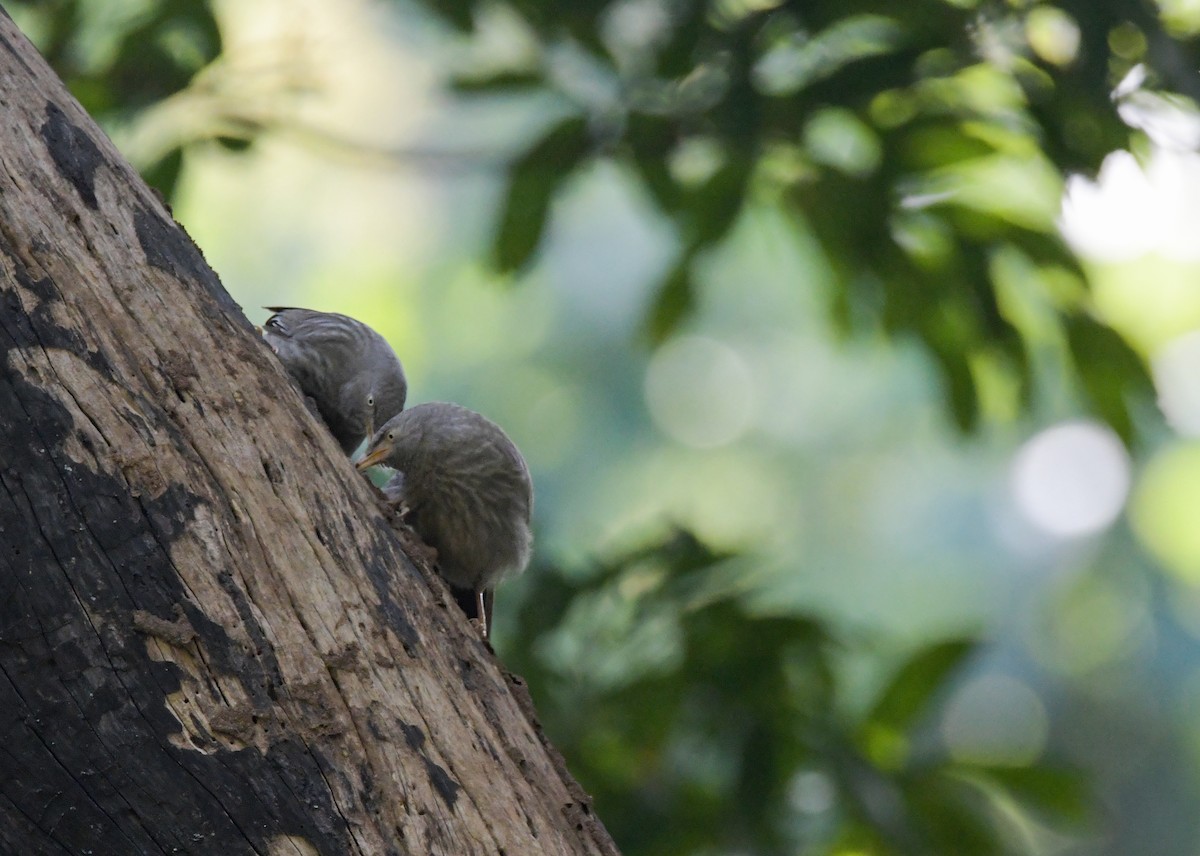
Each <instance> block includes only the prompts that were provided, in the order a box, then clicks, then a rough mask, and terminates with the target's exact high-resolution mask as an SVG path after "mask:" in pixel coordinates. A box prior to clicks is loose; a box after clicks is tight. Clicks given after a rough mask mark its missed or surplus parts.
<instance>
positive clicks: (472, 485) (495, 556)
mask: <svg viewBox="0 0 1200 856" xmlns="http://www.w3.org/2000/svg"><path fill="white" fill-rule="evenodd" d="M375 464H386V465H387V466H389V467H391V468H393V469H395V470H396V471H397V472H396V474H395V475H394V476H392V478H391V479H390V480H389V481H388V482H387V484H386V485H384V488H383V491H384V494H385V495H386V496H387V498H388V500H389V501H390V502H392V503H393V504H394V505H397V506H400V507H401V508H402V509H404V514H405V519H406V520H407V521H408V523H409V524H410V525H411V526H412V528H413V529H414V530H415V531H416V533H417V534H418V535H419V536H420V537H421V539H422V540H423V541H425V543H426V544H428V545H429V546H431V547H433V548H434V549H435V550H437V565H438V572H439V573H440V574H441V575H442V578H443V579H445V580H446V582H448V583H449V584H450V588H451V589H452V590H453V592H454V597H455V600H457V601H458V603H459V605H460V606H461V607H462V608H463V611H464V612H465V613H466V614H467V617H468V618H473V619H476V620H477V621H478V623H479V628H480V631H481V633H482V635H483V638H484V639H486V638H487V637H488V634H489V631H490V628H491V613H492V591H493V589H494V588H495V586H496V583H498V582H499V581H500V580H501V579H502V578H503V577H505V576H507V575H511V574H519V573H520V572H521V571H523V570H524V569H525V566H526V565H527V564H528V563H529V553H530V550H531V548H532V546H533V535H532V534H531V532H530V529H529V520H530V516H531V515H532V513H533V483H532V481H531V479H530V478H529V468H528V467H527V466H526V465H525V459H524V458H523V457H521V453H520V451H518V450H517V447H516V445H515V444H514V443H513V442H512V440H510V439H509V438H508V435H507V434H505V433H504V431H503V430H501V429H500V427H499V426H498V425H496V424H495V423H494V422H492V421H491V420H489V419H487V418H485V417H483V416H481V415H479V414H478V413H476V412H475V411H473V410H468V409H467V408H465V407H460V406H459V405H457V404H449V403H447V402H441V401H437V402H431V403H428V404H419V405H417V406H416V407H413V408H411V409H410V410H405V411H404V412H402V413H400V414H399V415H397V416H394V417H392V418H391V419H390V420H389V421H388V422H387V424H385V425H384V426H383V427H382V428H380V429H379V430H378V431H377V432H376V433H375V436H374V437H372V438H371V442H370V444H369V445H368V446H367V451H366V454H364V455H363V458H362V460H360V461H359V462H358V464H357V466H358V469H359V470H360V471H361V470H365V469H367V468H368V467H371V466H373V465H375Z"/></svg>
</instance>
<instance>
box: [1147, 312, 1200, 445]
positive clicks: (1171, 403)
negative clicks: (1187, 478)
mask: <svg viewBox="0 0 1200 856" xmlns="http://www.w3.org/2000/svg"><path fill="white" fill-rule="evenodd" d="M1153 368H1154V385H1155V387H1157V389H1158V406H1159V407H1160V408H1161V409H1162V412H1163V415H1164V416H1165V417H1166V418H1167V422H1168V424H1170V426H1171V427H1172V428H1174V429H1175V430H1176V431H1178V432H1179V433H1180V434H1184V435H1186V436H1189V437H1195V436H1197V435H1200V331H1193V332H1191V333H1188V334H1186V335H1183V336H1179V337H1178V338H1176V339H1172V340H1171V341H1170V342H1168V343H1167V344H1166V345H1165V346H1164V347H1163V348H1162V349H1161V350H1160V351H1159V352H1158V353H1157V354H1156V355H1155V357H1154V362H1153Z"/></svg>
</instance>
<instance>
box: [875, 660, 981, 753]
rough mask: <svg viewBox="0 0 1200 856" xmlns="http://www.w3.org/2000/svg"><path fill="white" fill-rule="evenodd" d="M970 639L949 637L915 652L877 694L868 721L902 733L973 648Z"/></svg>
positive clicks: (918, 715) (922, 712)
mask: <svg viewBox="0 0 1200 856" xmlns="http://www.w3.org/2000/svg"><path fill="white" fill-rule="evenodd" d="M975 644H976V643H975V640H973V639H950V640H946V641H943V642H937V643H935V644H933V645H930V646H928V647H926V648H922V649H921V650H919V651H917V653H915V654H914V655H913V656H912V657H910V658H909V659H908V661H907V662H906V663H904V665H902V666H901V667H900V669H899V670H898V671H897V672H896V674H895V676H894V677H893V678H892V681H891V683H890V684H888V686H887V687H886V688H885V689H884V691H883V692H882V693H881V694H880V696H879V700H878V701H877V702H876V703H875V707H874V708H873V709H872V710H871V712H870V714H868V716H867V720H866V721H867V723H868V724H869V725H872V726H883V727H885V728H889V729H892V730H894V731H900V732H905V731H908V730H909V729H911V728H912V726H913V725H914V724H916V722H917V721H918V719H920V717H921V715H922V714H924V713H925V711H926V710H927V709H928V707H929V703H930V701H932V699H933V697H934V695H936V694H937V692H938V690H940V689H941V688H942V686H943V685H944V682H945V679H946V677H947V676H948V675H949V674H950V673H951V672H952V671H954V670H955V669H956V668H958V667H959V666H960V665H961V664H962V662H963V660H965V659H966V657H967V656H968V655H969V654H970V653H971V652H972V651H974V650H975Z"/></svg>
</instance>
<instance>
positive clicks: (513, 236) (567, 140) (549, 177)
mask: <svg viewBox="0 0 1200 856" xmlns="http://www.w3.org/2000/svg"><path fill="white" fill-rule="evenodd" d="M590 144H591V139H590V137H589V135H588V131H587V123H586V122H584V120H583V119H581V118H578V117H574V118H570V119H566V120H565V121H563V122H561V123H559V124H558V125H557V126H556V127H554V128H553V129H552V130H551V131H550V132H549V133H548V134H546V136H544V137H542V139H541V140H539V141H538V142H537V143H536V144H535V145H534V146H533V148H531V149H530V150H529V151H527V152H526V153H525V154H524V155H523V156H522V157H521V159H520V160H518V161H517V162H516V163H515V164H514V165H513V167H512V170H511V172H510V176H511V177H510V183H509V187H508V196H507V197H506V198H505V200H504V210H503V211H502V212H501V215H500V225H499V227H498V228H497V230H496V237H495V241H494V244H493V246H492V257H493V261H494V263H495V265H496V267H497V268H498V269H499V270H500V271H502V272H505V273H507V272H511V271H514V270H516V269H518V268H520V267H522V266H523V265H524V264H525V263H526V262H528V261H529V259H530V257H531V256H532V255H533V252H534V250H536V249H537V246H538V244H539V243H540V242H541V238H542V233H543V231H544V230H545V227H546V218H547V215H548V214H549V212H550V203H551V202H552V201H553V199H554V194H555V193H556V192H557V191H558V189H559V188H560V187H562V185H563V184H564V183H565V182H566V180H567V179H568V178H569V177H570V176H571V174H572V173H573V172H574V170H575V168H576V167H577V166H579V163H580V161H582V160H583V158H584V156H585V155H586V154H587V153H588V150H589V148H590Z"/></svg>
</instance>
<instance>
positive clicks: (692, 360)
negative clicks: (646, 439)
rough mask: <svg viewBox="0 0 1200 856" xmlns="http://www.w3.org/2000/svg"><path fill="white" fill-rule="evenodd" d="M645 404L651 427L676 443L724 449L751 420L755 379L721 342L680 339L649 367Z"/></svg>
mask: <svg viewBox="0 0 1200 856" xmlns="http://www.w3.org/2000/svg"><path fill="white" fill-rule="evenodd" d="M646 403H647V404H648V405H649V407H650V415H651V416H652V417H653V418H654V422H655V424H657V425H658V427H659V428H660V429H662V431H663V432H664V433H666V434H667V435H669V436H670V437H672V438H673V439H675V440H678V441H679V442H680V443H683V444H684V445H687V446H692V447H695V448H698V449H711V448H715V447H717V446H724V445H726V444H728V443H731V442H733V441H734V440H736V439H737V438H738V437H740V436H741V435H742V434H743V433H744V432H745V430H746V428H747V427H748V426H749V425H750V423H751V422H752V421H753V419H754V415H755V414H754V410H755V406H754V405H755V394H754V378H753V376H752V375H751V373H750V369H749V367H748V366H747V365H746V361H745V360H744V359H743V358H742V356H741V354H739V353H738V352H737V351H735V350H734V349H733V348H731V347H729V346H728V345H726V344H724V343H723V342H718V341H716V340H715V339H708V338H703V337H700V336H683V337H680V338H678V339H675V340H673V341H671V342H668V343H667V344H666V345H663V347H661V348H660V349H659V350H658V352H657V353H656V354H655V355H654V357H653V359H652V360H651V361H650V366H649V368H648V369H647V370H646Z"/></svg>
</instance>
